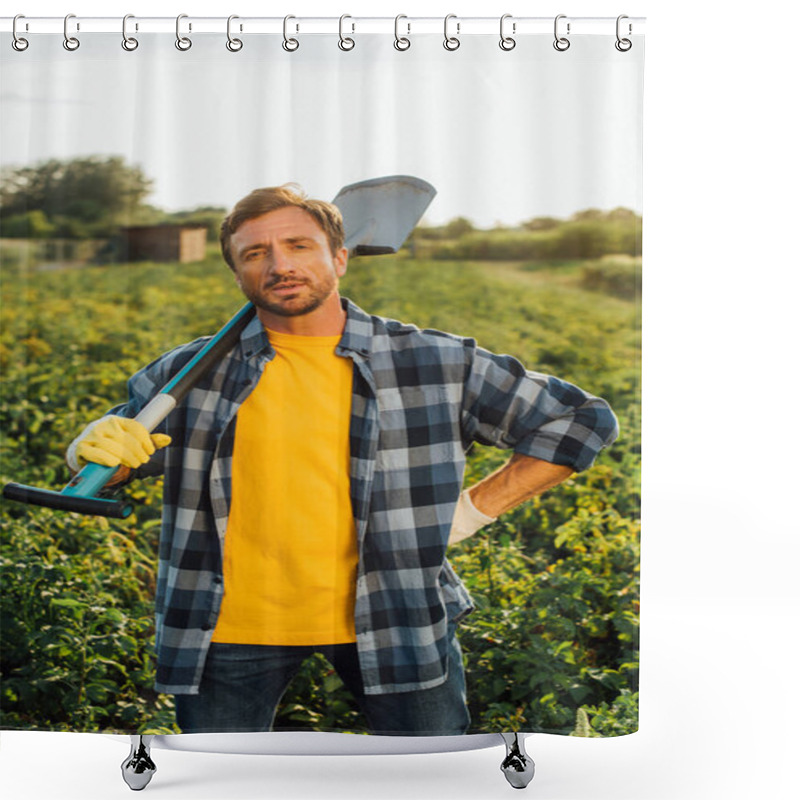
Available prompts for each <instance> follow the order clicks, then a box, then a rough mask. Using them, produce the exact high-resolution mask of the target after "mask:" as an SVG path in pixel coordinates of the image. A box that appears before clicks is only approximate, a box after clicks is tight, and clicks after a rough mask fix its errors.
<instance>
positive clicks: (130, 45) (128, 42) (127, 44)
mask: <svg viewBox="0 0 800 800" xmlns="http://www.w3.org/2000/svg"><path fill="white" fill-rule="evenodd" d="M129 19H135V18H134V16H133V14H126V15H125V16H124V17H123V18H122V49H123V50H127V51H128V52H129V53H132V52H133V51H134V50H135V49H136V48H137V47H138V46H139V40H138V39H135V38H134V37H133V36H128V20H129ZM136 29H137V30H138V29H139V26H138V25H137V26H136Z"/></svg>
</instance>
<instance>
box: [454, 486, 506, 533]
mask: <svg viewBox="0 0 800 800" xmlns="http://www.w3.org/2000/svg"><path fill="white" fill-rule="evenodd" d="M496 519H497V517H490V516H487V515H486V514H484V513H483V512H482V511H478V509H477V508H475V506H474V504H473V502H472V499H471V498H470V496H469V492H468V491H467V490H466V489H465V490H464V491H463V492H461V494H460V495H459V498H458V504H457V505H456V513H455V516H454V517H453V526H452V527H451V528H450V538H449V539H448V540H447V544H455V543H456V542H460V541H463V540H464V539H468V538H469V537H470V536H474V535H475V534H476V533H477V532H478V531H479V530H480V529H481V528H483V527H484V526H485V525H488V524H489V523H490V522H494V521H495V520H496Z"/></svg>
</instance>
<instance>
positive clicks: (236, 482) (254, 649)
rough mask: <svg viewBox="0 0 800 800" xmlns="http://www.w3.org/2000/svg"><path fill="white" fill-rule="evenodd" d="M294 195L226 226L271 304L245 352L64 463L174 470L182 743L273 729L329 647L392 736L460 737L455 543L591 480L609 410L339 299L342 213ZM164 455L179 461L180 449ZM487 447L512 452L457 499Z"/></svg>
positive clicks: (169, 660)
mask: <svg viewBox="0 0 800 800" xmlns="http://www.w3.org/2000/svg"><path fill="white" fill-rule="evenodd" d="M296 188H297V187H292V186H283V187H278V188H268V189H260V190H256V191H254V192H252V193H251V194H250V195H248V196H247V197H245V198H244V199H243V200H241V201H240V202H239V203H237V204H236V206H235V207H234V209H233V211H232V212H231V214H230V215H229V216H228V217H227V218H226V219H225V221H224V222H223V223H222V229H221V235H220V240H221V244H222V252H223V254H224V258H225V260H226V262H227V263H228V266H229V267H230V268H231V270H232V271H233V274H234V277H235V280H236V282H237V284H238V285H239V287H240V288H241V290H242V292H243V293H244V294H245V295H246V297H247V298H248V299H249V300H250V301H251V302H252V303H253V305H254V306H255V307H256V309H257V316H256V317H254V318H253V320H252V321H251V322H250V324H249V325H248V327H247V328H246V329H245V330H244V332H243V333H242V335H241V337H240V340H239V342H238V344H237V345H236V346H235V347H234V348H233V350H232V351H231V352H230V353H229V354H228V355H227V356H226V357H225V358H224V359H223V360H222V362H221V363H220V364H219V365H218V366H217V367H216V368H214V369H213V370H212V371H211V374H209V375H207V376H206V377H205V378H204V379H202V381H201V382H200V384H199V385H198V386H197V387H195V388H194V389H193V390H192V391H191V393H190V394H189V395H188V397H187V398H186V399H185V400H184V402H183V403H182V404H181V405H179V406H178V408H177V409H176V410H175V411H173V412H172V413H171V414H170V415H169V416H168V418H167V420H166V421H165V423H162V425H161V426H160V428H159V429H158V431H157V432H155V433H153V434H152V435H151V434H149V433H148V432H147V431H146V430H145V428H143V427H142V426H141V425H139V424H138V423H137V422H135V421H133V420H132V419H130V418H131V417H133V416H135V414H136V413H137V412H138V411H139V410H140V409H141V408H142V407H143V406H144V405H145V404H146V403H147V402H148V401H149V400H150V399H151V398H152V397H153V396H154V394H155V393H156V392H158V390H159V389H160V387H161V386H162V385H163V384H165V383H166V382H167V380H169V378H170V377H171V376H172V375H174V374H175V373H176V372H177V370H178V369H180V368H181V367H182V366H183V365H184V364H185V363H186V362H187V361H188V360H189V359H190V358H191V356H192V355H193V354H194V353H196V352H197V351H198V350H199V349H200V347H201V346H202V343H203V342H202V341H200V342H192V343H190V344H186V345H183V346H180V347H178V348H176V349H175V350H172V351H171V352H169V353H167V354H165V355H163V356H161V357H160V358H158V359H157V360H156V361H154V362H153V363H152V364H150V365H149V366H147V367H145V368H144V369H143V370H141V371H140V372H138V373H137V374H136V375H134V376H133V377H132V378H131V379H130V381H129V399H128V402H127V403H126V404H125V405H122V406H119V407H117V408H115V409H112V411H111V412H110V415H109V416H105V417H103V418H101V419H100V420H98V421H96V422H94V423H92V424H91V425H90V426H88V428H87V429H86V430H85V431H84V432H83V433H82V434H81V435H80V436H79V437H78V438H77V439H76V440H75V441H74V442H73V443H72V445H71V446H70V452H69V455H68V460H69V462H70V466H72V467H73V468H79V467H80V466H81V464H82V462H84V461H95V462H98V463H102V464H104V465H106V466H117V465H119V470H118V471H117V473H116V475H115V477H114V482H116V483H122V482H126V481H129V480H132V479H133V478H140V477H146V476H149V475H156V474H162V473H163V475H164V508H163V523H162V533H161V545H160V565H159V578H158V587H157V592H156V651H157V656H158V670H157V676H156V689H157V690H159V691H162V692H168V693H172V694H174V695H175V700H176V714H177V723H178V725H179V727H180V728H181V729H182V731H184V732H185V733H200V732H219V731H267V730H269V729H270V727H271V725H272V722H273V718H274V715H275V710H276V707H277V705H278V703H279V701H280V698H281V696H282V694H283V693H284V691H285V689H286V688H287V686H288V684H289V682H290V681H291V679H292V677H293V676H294V675H295V674H296V673H297V671H298V670H299V668H300V666H301V664H302V663H303V661H304V660H305V659H306V658H308V657H309V656H310V655H311V654H313V653H315V652H318V653H322V654H323V655H324V656H325V657H326V658H327V659H328V660H329V662H330V663H331V664H332V666H333V667H334V668H335V669H336V671H337V672H338V673H339V675H340V677H341V678H342V680H343V681H344V683H345V684H346V685H347V687H348V688H349V689H350V690H351V691H352V693H353V695H354V696H355V698H356V700H357V701H358V703H359V706H360V707H361V709H362V710H363V712H364V715H365V717H366V720H367V723H368V725H369V728H370V730H371V731H372V732H373V733H380V734H399V735H445V734H463V733H465V732H466V730H467V728H468V725H469V715H468V712H467V705H466V692H465V679H464V669H463V662H462V656H461V651H460V648H459V644H458V640H457V638H456V625H457V623H458V622H459V620H461V619H462V618H463V617H464V616H465V615H466V614H468V613H469V612H470V611H472V609H473V606H472V602H471V599H470V597H469V595H468V593H467V591H466V589H465V588H464V586H463V585H462V583H461V581H460V580H459V579H458V577H457V576H456V575H455V573H454V572H453V569H452V567H451V566H450V564H449V563H448V561H447V560H446V558H445V553H446V550H447V546H448V544H452V543H454V542H458V541H461V540H463V539H466V538H467V537H469V536H472V535H473V534H475V533H476V532H477V531H478V530H479V529H480V528H481V527H483V526H484V525H486V524H488V523H489V522H491V521H493V520H494V519H495V518H496V517H497V516H498V515H500V514H502V513H504V512H505V511H508V510H509V509H511V508H514V507H515V506H516V505H518V504H519V503H521V502H523V501H524V500H527V499H529V498H531V497H533V496H534V495H538V494H540V493H541V492H543V491H545V490H546V489H549V488H551V487H553V486H555V485H556V484H558V483H560V482H562V481H563V480H565V479H566V478H567V477H568V476H570V475H571V474H572V473H573V472H574V471H578V470H582V469H585V468H586V467H588V466H590V465H591V464H592V462H593V460H594V458H595V456H596V455H597V453H598V452H599V451H600V450H601V449H602V448H603V447H604V446H605V445H607V444H608V443H610V442H611V441H612V440H613V439H614V437H615V435H616V431H617V427H616V420H615V418H614V415H613V414H612V412H611V411H610V409H609V407H608V405H607V404H606V403H605V402H604V401H602V400H600V399H598V398H596V397H592V396H591V395H588V394H586V393H584V392H583V391H581V390H580V389H578V388H576V387H575V386H572V385H570V384H568V383H565V382H563V381H561V380H558V379H556V378H552V377H547V376H544V375H541V374H538V373H534V372H528V371H526V370H525V369H524V368H523V367H522V365H521V364H519V362H517V361H516V360H514V359H513V358H511V357H509V356H502V355H494V354H492V353H489V352H487V351H485V350H482V349H481V348H480V347H478V346H477V344H476V342H475V341H474V340H472V339H464V338H459V337H456V336H452V335H450V334H446V333H440V332H437V331H421V330H419V329H417V328H416V327H414V326H412V325H407V324H404V323H401V322H396V321H393V320H389V319H384V318H382V317H377V316H370V315H369V314H367V313H365V312H364V311H362V310H361V309H360V308H358V306H356V305H355V304H354V303H352V302H351V301H349V300H347V299H345V298H342V297H341V296H340V295H339V291H338V284H339V279H340V278H341V277H342V275H344V273H345V270H346V268H347V257H348V254H347V250H346V249H345V248H344V247H343V240H344V234H343V227H342V218H341V215H340V213H339V211H338V209H337V208H336V207H335V206H333V205H331V204H329V203H325V202H321V201H317V200H311V199H308V198H306V197H305V196H304V195H303V194H301V193H299V192H298V191H297V190H296ZM170 440H171V445H170V446H168V447H167V446H165V445H167V444H168V443H169V442H170ZM472 442H480V443H482V444H488V445H494V446H496V447H499V448H503V449H509V450H513V455H512V456H511V458H510V460H509V461H508V462H507V463H506V465H505V466H504V467H502V468H501V469H499V470H498V471H497V472H495V473H494V474H493V475H491V476H489V477H487V478H485V479H484V480H483V481H481V482H480V483H478V484H476V485H474V486H472V487H471V488H470V489H469V490H468V491H462V490H461V484H462V479H463V475H464V466H465V451H466V450H467V448H468V447H469V445H470V444H471V443H472Z"/></svg>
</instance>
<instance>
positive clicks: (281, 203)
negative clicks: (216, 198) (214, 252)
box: [219, 183, 344, 271]
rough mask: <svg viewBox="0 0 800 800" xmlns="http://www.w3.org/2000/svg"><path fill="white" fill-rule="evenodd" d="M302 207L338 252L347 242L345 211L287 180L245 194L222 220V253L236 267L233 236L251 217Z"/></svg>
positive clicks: (334, 251)
mask: <svg viewBox="0 0 800 800" xmlns="http://www.w3.org/2000/svg"><path fill="white" fill-rule="evenodd" d="M290 207H294V208H300V209H302V210H303V211H305V212H306V213H307V214H309V215H310V216H311V217H312V218H313V219H314V221H315V222H316V223H317V224H318V225H319V226H320V228H322V231H323V233H324V234H325V236H326V237H327V239H328V245H329V246H330V248H331V254H332V255H336V253H337V252H338V251H339V250H340V249H341V247H342V246H343V245H344V222H343V221H342V212H341V211H339V209H338V208H337V207H336V206H335V205H333V204H332V203H326V202H325V201H324V200H313V199H311V198H309V197H308V195H307V194H306V193H305V192H304V191H303V189H302V188H301V187H300V186H298V185H297V184H296V183H285V184H283V185H282V186H268V187H266V188H264V189H255V190H254V191H252V192H250V194H248V195H247V197H243V198H242V199H241V200H240V201H239V202H238V203H237V204H236V205H235V206H234V207H233V209H232V211H231V213H230V214H228V216H227V217H225V219H224V220H223V221H222V225H221V226H220V231H219V241H220V245H221V246H222V257H223V258H224V259H225V262H226V263H227V265H228V266H229V267H230V268H231V269H232V270H234V271H235V270H236V265H235V264H234V261H233V253H232V252H231V236H233V234H234V233H236V231H237V230H239V228H240V227H241V226H242V225H244V223H245V222H248V221H249V220H251V219H255V218H256V217H260V216H263V215H264V214H268V213H269V212H270V211H277V210H278V209H280V208H290Z"/></svg>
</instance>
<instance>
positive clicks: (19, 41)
mask: <svg viewBox="0 0 800 800" xmlns="http://www.w3.org/2000/svg"><path fill="white" fill-rule="evenodd" d="M18 19H25V16H24V15H23V14H17V16H16V17H14V22H13V23H12V24H11V35H12V36H13V37H14V38H13V39H12V41H11V46H12V47H13V48H14V49H15V50H16V51H17V52H18V53H21V52H22V51H23V50H27V49H28V45H29V44H30V42H28V40H27V39H23V38H22V37H21V36H20V35H19V34H18V33H17V20H18Z"/></svg>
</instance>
